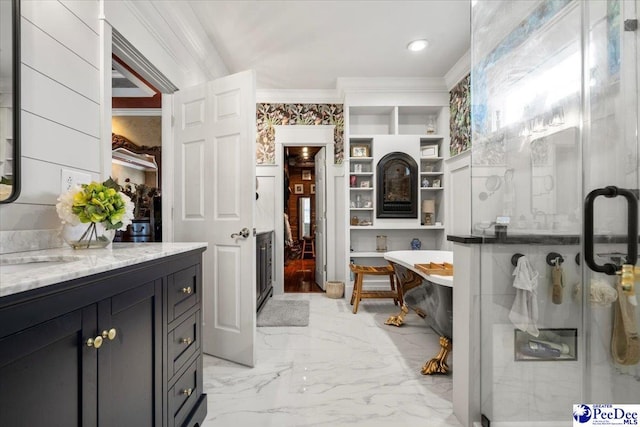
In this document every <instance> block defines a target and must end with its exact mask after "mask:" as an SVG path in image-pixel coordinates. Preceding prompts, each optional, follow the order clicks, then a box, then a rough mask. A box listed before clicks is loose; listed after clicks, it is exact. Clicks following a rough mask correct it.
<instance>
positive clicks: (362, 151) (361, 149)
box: [351, 145, 369, 157]
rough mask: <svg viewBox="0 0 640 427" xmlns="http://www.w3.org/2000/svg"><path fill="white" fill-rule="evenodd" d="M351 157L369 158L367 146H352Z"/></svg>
mask: <svg viewBox="0 0 640 427" xmlns="http://www.w3.org/2000/svg"><path fill="white" fill-rule="evenodd" d="M351 157H369V146H368V145H352V146H351Z"/></svg>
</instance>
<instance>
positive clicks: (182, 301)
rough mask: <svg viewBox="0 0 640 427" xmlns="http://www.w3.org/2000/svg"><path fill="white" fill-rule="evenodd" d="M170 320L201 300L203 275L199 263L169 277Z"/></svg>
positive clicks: (168, 315)
mask: <svg viewBox="0 0 640 427" xmlns="http://www.w3.org/2000/svg"><path fill="white" fill-rule="evenodd" d="M168 281H169V283H168V285H169V286H168V294H169V295H168V296H167V301H168V307H167V310H168V313H167V317H168V321H169V322H171V321H173V320H174V319H176V318H177V317H179V316H180V315H181V314H183V313H185V312H186V311H187V310H189V309H190V308H191V307H193V306H194V305H196V303H198V302H199V301H200V286H201V282H202V277H201V275H200V269H199V268H198V266H197V265H193V266H191V267H189V268H185V269H184V270H180V271H178V272H176V273H174V274H172V275H170V276H169V279H168Z"/></svg>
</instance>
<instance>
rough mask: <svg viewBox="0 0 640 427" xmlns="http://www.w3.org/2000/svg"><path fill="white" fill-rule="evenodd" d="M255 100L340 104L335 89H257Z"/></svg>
mask: <svg viewBox="0 0 640 427" xmlns="http://www.w3.org/2000/svg"><path fill="white" fill-rule="evenodd" d="M256 102H258V103H264V104H342V103H343V102H344V98H343V96H342V95H341V94H340V92H339V91H338V90H337V89H258V90H257V91H256Z"/></svg>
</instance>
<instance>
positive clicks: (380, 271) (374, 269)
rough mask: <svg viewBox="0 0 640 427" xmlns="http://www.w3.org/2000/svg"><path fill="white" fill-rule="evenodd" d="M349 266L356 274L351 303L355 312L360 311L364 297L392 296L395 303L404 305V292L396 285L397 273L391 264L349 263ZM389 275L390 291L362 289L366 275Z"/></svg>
mask: <svg viewBox="0 0 640 427" xmlns="http://www.w3.org/2000/svg"><path fill="white" fill-rule="evenodd" d="M349 268H350V269H351V271H353V273H354V274H355V280H354V282H353V292H352V293H351V305H353V313H354V314H355V313H357V312H358V304H360V300H362V298H392V299H393V302H394V304H395V305H402V292H401V291H400V288H399V287H396V280H395V273H394V271H393V267H392V266H391V265H383V266H366V265H356V264H349ZM365 275H369V276H389V284H390V285H391V290H389V291H364V290H362V282H363V280H364V276H365Z"/></svg>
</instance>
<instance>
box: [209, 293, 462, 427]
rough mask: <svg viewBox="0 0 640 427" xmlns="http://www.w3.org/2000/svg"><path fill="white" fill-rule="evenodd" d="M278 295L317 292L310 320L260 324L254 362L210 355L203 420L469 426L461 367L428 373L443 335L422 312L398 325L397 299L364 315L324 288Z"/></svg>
mask: <svg viewBox="0 0 640 427" xmlns="http://www.w3.org/2000/svg"><path fill="white" fill-rule="evenodd" d="M275 298H278V299H285V300H287V299H290V300H304V299H308V300H309V301H310V318H309V326H308V327H265V328H257V334H256V345H257V349H256V354H257V363H256V366H255V367H254V368H248V367H245V366H240V365H236V364H234V363H230V362H227V361H224V360H221V359H217V358H215V357H211V356H205V359H204V389H205V392H206V393H207V394H208V413H207V417H206V421H205V423H204V424H203V425H202V427H228V426H256V427H263V426H264V427H268V426H274V427H276V426H277V427H288V426H291V427H294V426H295V427H303V426H332V427H333V426H356V425H357V426H367V427H369V426H371V427H378V426H380V427H383V426H392V425H399V424H405V423H406V424H405V425H419V426H426V427H445V426H447V427H448V426H456V427H459V426H460V423H459V422H458V421H457V419H456V418H455V416H454V415H453V410H452V403H451V394H452V392H451V382H452V379H451V375H447V376H443V375H432V376H423V375H421V374H420V368H421V367H422V365H423V364H424V362H425V361H426V360H427V359H429V358H431V357H433V356H435V355H436V354H437V353H438V350H439V344H438V338H439V337H438V335H436V334H435V333H434V332H433V330H431V329H430V328H427V327H426V326H425V324H424V321H423V320H422V319H420V318H419V317H418V316H417V315H416V314H415V313H413V312H411V313H410V315H409V316H407V321H406V323H405V325H403V326H402V327H400V328H396V327H394V326H387V325H385V324H384V321H385V320H386V319H387V317H388V316H389V315H390V314H397V313H398V312H399V308H398V307H397V306H394V305H393V303H392V302H391V301H372V300H368V301H363V302H362V304H361V306H360V309H359V310H358V314H355V315H354V314H353V313H352V312H351V306H350V305H349V302H348V301H347V300H343V299H338V300H336V299H330V298H327V297H326V296H325V295H324V294H285V295H282V296H277V297H275ZM267 304H268V302H267ZM449 363H451V357H449ZM452 368H453V367H452Z"/></svg>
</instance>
